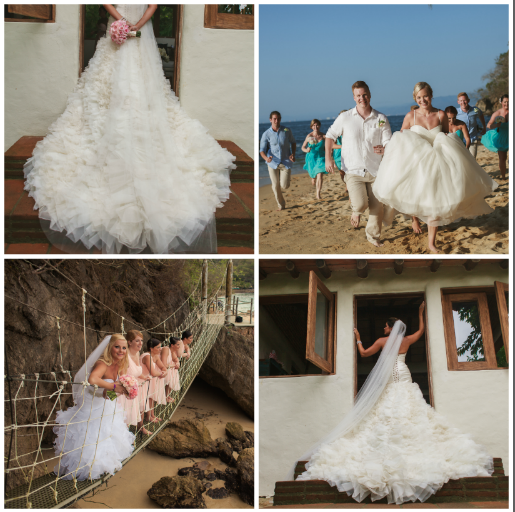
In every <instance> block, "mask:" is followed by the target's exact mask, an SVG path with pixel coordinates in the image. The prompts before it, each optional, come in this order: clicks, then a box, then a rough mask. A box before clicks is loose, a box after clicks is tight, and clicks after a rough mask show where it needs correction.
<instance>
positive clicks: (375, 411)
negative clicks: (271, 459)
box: [288, 303, 493, 504]
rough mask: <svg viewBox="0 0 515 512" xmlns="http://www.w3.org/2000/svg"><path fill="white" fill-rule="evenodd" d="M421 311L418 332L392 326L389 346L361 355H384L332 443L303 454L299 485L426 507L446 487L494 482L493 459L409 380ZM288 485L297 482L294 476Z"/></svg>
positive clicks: (381, 342)
mask: <svg viewBox="0 0 515 512" xmlns="http://www.w3.org/2000/svg"><path fill="white" fill-rule="evenodd" d="M423 310H424V303H422V305H421V306H420V310H419V323H420V326H419V330H418V331H417V332H416V333H415V334H412V335H410V336H405V333H406V326H405V325H404V324H403V323H402V322H401V321H400V320H397V319H395V318H392V319H389V320H388V322H387V324H386V327H385V335H387V336H386V337H384V338H379V339H378V340H377V341H376V342H375V343H374V344H373V345H372V346H371V347H369V348H368V349H366V350H365V349H364V348H363V347H362V345H361V341H360V336H359V332H358V331H357V330H356V329H354V332H355V334H356V339H357V343H358V348H359V351H360V354H361V355H362V356H363V357H368V356H371V355H372V354H375V353H377V352H378V351H379V350H382V352H381V355H380V356H379V359H378V361H377V363H376V365H375V366H374V369H373V370H372V372H371V373H370V375H369V376H368V378H367V380H366V382H365V384H364V385H363V387H362V388H361V389H360V391H359V393H358V396H357V398H356V402H355V404H354V407H353V408H352V410H351V411H350V412H349V413H348V414H347V415H346V416H345V417H344V419H343V420H342V422H341V423H340V424H339V425H338V426H337V427H336V428H335V429H333V431H332V432H331V433H329V435H327V436H326V437H325V438H324V439H322V440H321V441H320V442H319V443H318V444H317V445H315V446H314V447H312V448H311V449H310V450H309V451H308V452H306V453H304V454H303V455H302V457H300V458H299V460H307V459H309V462H308V464H307V465H306V468H307V471H305V472H304V473H302V474H301V475H300V476H299V477H298V478H297V480H325V481H327V482H329V484H331V485H332V486H336V487H337V488H338V490H339V491H340V492H346V493H347V494H348V495H349V496H352V497H353V498H354V499H355V500H356V501H362V500H363V499H364V498H366V497H367V496H368V495H370V496H371V499H372V500H373V501H375V500H379V499H381V498H384V497H385V496H386V497H387V499H388V503H396V504H401V503H404V502H406V501H413V502H414V501H416V500H417V499H418V500H420V501H426V500H427V499H428V498H429V497H430V496H431V495H433V494H434V493H435V492H436V491H438V490H439V489H440V488H441V487H442V486H443V485H444V484H445V483H446V482H447V481H448V480H449V479H457V478H464V477H475V476H490V475H491V474H492V473H493V459H492V457H491V456H490V455H488V453H487V452H486V450H485V449H484V448H483V447H482V446H480V445H478V444H476V443H475V442H474V441H473V440H472V438H471V437H470V436H469V435H467V434H463V433H462V432H460V431H459V430H458V429H456V428H453V427H452V426H450V425H449V424H448V422H447V421H446V419H445V418H444V417H443V416H441V415H440V414H438V413H437V412H436V411H435V410H434V409H433V408H432V407H431V406H429V405H428V404H427V403H426V401H425V400H424V398H423V396H422V393H421V391H420V388H419V387H418V385H417V384H415V383H413V382H412V380H411V375H410V372H409V369H408V367H407V366H406V363H405V358H406V352H407V351H408V349H409V347H410V345H412V344H413V343H415V342H416V341H417V340H418V339H420V337H421V336H422V334H423V332H424V321H423ZM294 468H295V465H294V466H293V467H292V469H291V470H290V474H289V475H288V479H289V480H292V479H293V470H294Z"/></svg>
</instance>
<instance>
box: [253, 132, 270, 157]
mask: <svg viewBox="0 0 515 512" xmlns="http://www.w3.org/2000/svg"><path fill="white" fill-rule="evenodd" d="M267 132H268V131H266V132H265V133H263V135H262V136H261V144H260V145H259V151H260V152H261V151H263V153H265V155H266V154H267V150H268V133H267ZM254 140H256V139H254Z"/></svg>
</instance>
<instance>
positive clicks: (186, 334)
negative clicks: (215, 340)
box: [181, 331, 193, 340]
mask: <svg viewBox="0 0 515 512" xmlns="http://www.w3.org/2000/svg"><path fill="white" fill-rule="evenodd" d="M192 336H193V334H191V331H184V332H183V333H182V338H181V339H183V340H185V339H186V338H191V337H192Z"/></svg>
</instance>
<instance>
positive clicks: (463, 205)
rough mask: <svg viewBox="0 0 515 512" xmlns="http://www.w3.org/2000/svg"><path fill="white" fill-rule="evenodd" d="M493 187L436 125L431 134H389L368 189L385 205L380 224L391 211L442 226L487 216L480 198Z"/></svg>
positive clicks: (417, 130)
mask: <svg viewBox="0 0 515 512" xmlns="http://www.w3.org/2000/svg"><path fill="white" fill-rule="evenodd" d="M415 116H416V111H415ZM415 123H416V117H415ZM497 187H498V184H497V182H495V181H494V180H493V179H492V178H491V177H490V176H489V175H488V174H487V173H486V172H485V171H484V170H483V168H482V167H481V166H480V165H479V164H478V163H477V162H476V160H475V158H474V157H473V156H472V155H471V154H470V152H469V151H468V149H467V148H466V147H465V145H464V144H463V142H462V140H461V139H460V138H459V137H458V136H457V135H456V134H454V133H453V134H448V135H446V134H445V133H443V132H442V126H441V124H439V125H438V126H435V127H434V128H433V129H432V130H428V129H426V128H424V127H423V126H420V125H418V124H415V125H414V126H412V127H411V129H410V130H404V131H403V132H396V133H394V134H393V137H392V139H391V140H390V142H389V144H388V146H387V148H386V151H385V155H384V157H383V160H382V161H381V165H380V166H379V171H378V174H377V178H376V180H375V182H374V184H373V186H372V190H373V192H374V195H375V196H376V198H377V199H378V200H379V201H381V202H382V203H383V204H385V205H387V206H389V207H390V210H388V211H387V212H385V218H384V222H385V224H390V223H391V221H392V220H393V216H394V215H395V213H396V212H395V211H394V210H396V211H397V212H400V213H403V214H405V215H412V216H415V217H418V218H419V219H422V220H423V221H424V222H425V223H426V224H428V225H430V226H444V225H446V224H449V223H451V222H454V221H456V220H459V219H461V218H474V217H477V216H478V215H483V214H486V213H491V212H493V209H492V208H490V206H489V205H488V203H487V202H486V201H485V197H486V196H488V195H490V194H491V193H492V192H493V191H494V190H495V189H496V188H497ZM392 209H393V210H392Z"/></svg>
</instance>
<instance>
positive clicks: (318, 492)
mask: <svg viewBox="0 0 515 512" xmlns="http://www.w3.org/2000/svg"><path fill="white" fill-rule="evenodd" d="M305 465H306V461H303V462H298V463H297V467H296V468H295V479H296V478H297V477H298V476H299V475H300V474H301V473H303V472H304V471H305ZM508 494H509V477H507V476H505V475H504V468H503V464H502V459H499V458H494V473H493V475H492V476H490V477H472V478H460V479H459V480H449V481H448V482H447V483H446V484H445V485H444V486H443V487H442V488H441V489H440V490H439V491H438V492H437V493H436V494H435V495H433V496H431V498H429V499H428V500H427V501H426V502H425V503H434V504H437V503H457V502H499V501H507V500H508ZM345 503H349V504H351V503H354V504H356V505H357V504H358V503H357V502H356V501H355V500H354V499H352V498H351V497H350V496H348V495H347V493H345V492H338V489H336V487H331V486H330V485H329V484H328V483H327V482H325V481H324V480H302V481H297V480H295V481H287V482H276V484H275V495H274V506H285V505H290V506H291V505H295V506H303V505H304V506H308V505H313V506H315V505H320V504H333V505H335V504H345ZM362 503H363V504H371V503H374V504H387V503H388V501H387V499H386V498H384V499H382V500H379V501H374V502H372V501H371V499H370V497H368V498H366V499H365V500H364V501H363V502H362ZM417 503H418V502H417ZM403 506H405V505H403ZM331 508H332V507H331Z"/></svg>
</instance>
